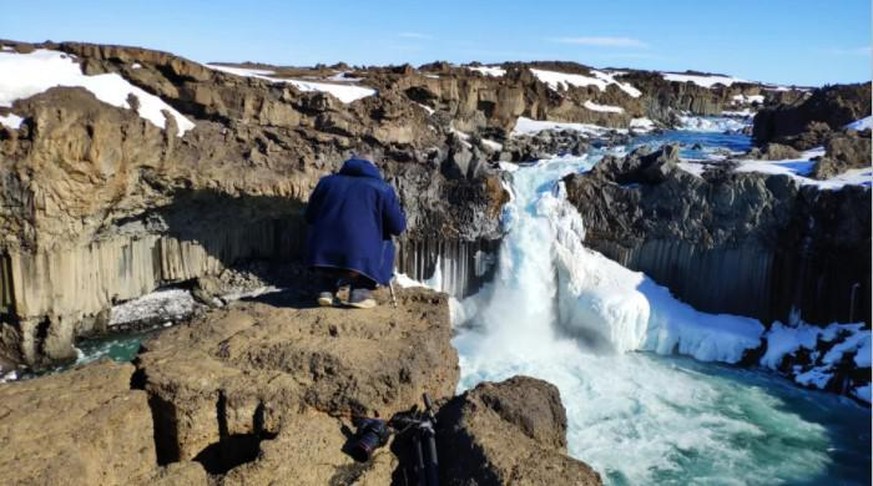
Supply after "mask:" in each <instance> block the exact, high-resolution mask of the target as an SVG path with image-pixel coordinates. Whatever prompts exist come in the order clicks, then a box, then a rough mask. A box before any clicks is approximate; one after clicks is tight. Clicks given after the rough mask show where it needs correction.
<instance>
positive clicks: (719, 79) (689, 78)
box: [661, 73, 748, 88]
mask: <svg viewBox="0 0 873 486" xmlns="http://www.w3.org/2000/svg"><path fill="white" fill-rule="evenodd" d="M661 76H663V77H664V79H665V80H667V81H672V82H674V83H689V82H691V83H694V84H696V85H698V86H702V87H704V88H712V87H713V86H715V85H716V84H722V85H724V86H730V85H732V84H734V83H747V82H748V81H746V80H743V79H739V78H733V77H730V76H718V75H710V76H706V75H695V74H678V73H661Z"/></svg>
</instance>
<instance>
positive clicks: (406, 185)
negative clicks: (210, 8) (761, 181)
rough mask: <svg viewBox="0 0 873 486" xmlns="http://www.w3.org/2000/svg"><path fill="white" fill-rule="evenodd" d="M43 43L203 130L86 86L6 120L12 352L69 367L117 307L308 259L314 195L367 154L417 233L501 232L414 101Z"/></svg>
mask: <svg viewBox="0 0 873 486" xmlns="http://www.w3.org/2000/svg"><path fill="white" fill-rule="evenodd" d="M33 47H36V46H29V45H24V44H16V48H17V49H18V50H19V51H22V52H23V51H26V50H27V49H28V48H30V49H32V48H33ZM39 47H46V48H53V49H60V50H63V51H65V52H67V53H70V54H73V55H75V56H77V59H78V60H79V61H80V62H81V64H82V66H83V70H84V71H85V72H86V73H87V74H101V73H119V74H121V75H123V76H124V77H125V78H126V79H128V80H129V81H131V82H132V83H133V84H135V85H137V86H139V87H141V88H143V89H144V90H146V91H148V92H150V93H154V94H156V95H159V96H160V97H161V98H162V99H164V101H166V102H167V103H169V104H170V105H172V106H174V107H175V108H177V109H178V110H180V111H181V112H183V113H184V114H185V116H187V117H188V118H190V119H192V120H194V121H196V124H197V126H196V128H194V129H193V130H191V131H189V132H187V133H186V134H185V136H184V137H181V138H180V137H176V136H175V135H174V133H175V130H173V129H172V127H170V128H169V129H168V130H161V129H159V128H157V127H155V126H154V125H152V124H151V123H149V122H148V121H146V120H144V119H142V118H140V117H139V116H137V114H136V113H135V112H133V111H132V110H126V109H120V108H116V107H113V106H109V105H106V104H104V103H102V102H100V101H98V100H97V99H96V98H95V97H94V96H93V95H92V94H91V93H89V92H87V91H85V90H84V89H81V88H54V89H51V90H49V91H47V92H45V93H42V94H40V95H37V96H34V97H32V98H30V99H25V100H19V101H17V102H16V103H15V105H14V106H13V108H12V109H13V110H14V112H15V113H17V114H20V115H21V116H23V117H24V118H25V122H24V123H23V124H22V127H21V128H20V129H18V130H12V129H7V128H6V127H0V155H2V157H3V160H4V164H3V166H2V167H0V194H2V198H3V200H4V204H3V205H0V233H2V241H0V283H2V286H0V313H2V315H3V324H2V329H0V354H2V355H4V360H9V361H15V362H23V363H26V364H29V365H32V366H38V365H43V364H47V363H50V362H53V361H57V360H64V359H70V358H71V357H73V356H74V351H73V348H72V344H73V341H74V340H75V338H76V337H77V336H80V335H82V334H86V333H88V332H90V331H92V330H93V329H94V328H95V326H96V325H97V324H96V323H95V321H96V318H97V316H98V315H99V314H100V313H101V312H103V311H105V310H106V309H107V308H108V307H109V306H111V305H112V304H114V303H118V302H122V301H125V300H128V299H131V298H135V297H137V296H140V295H143V294H144V293H147V292H150V291H152V290H154V289H155V288H157V287H158V286H161V285H167V284H173V283H179V282H185V281H188V280H191V279H194V278H197V277H200V276H203V275H215V274H217V273H219V272H221V271H222V270H223V269H224V268H227V267H229V266H233V265H235V264H238V263H241V262H245V261H247V260H248V259H252V258H278V259H293V258H295V257H297V256H298V255H299V251H300V249H301V247H302V241H303V238H304V235H303V231H304V225H303V224H302V221H301V219H302V218H301V217H300V214H301V210H302V207H303V205H304V203H305V200H306V198H307V197H308V194H309V192H310V191H311V189H312V188H313V187H314V185H315V184H316V182H317V181H318V179H319V178H320V177H321V176H323V175H326V174H327V173H329V172H330V171H332V170H335V169H337V168H338V167H339V165H340V164H341V163H342V161H343V160H344V159H345V158H346V157H347V156H348V155H349V154H350V151H351V150H352V149H353V148H356V149H359V148H360V147H361V146H366V147H369V150H371V151H372V152H374V153H375V154H376V155H377V158H378V159H379V163H380V164H381V168H382V170H383V172H384V173H385V174H386V178H388V179H389V180H390V181H392V183H393V184H394V185H395V186H396V187H397V188H398V192H399V195H400V198H401V200H402V201H403V203H404V206H405V209H406V212H407V215H408V219H409V224H410V230H409V233H408V235H407V238H408V239H410V240H411V241H413V242H414V241H415V240H420V239H424V238H431V239H433V238H445V239H449V240H455V241H477V240H493V239H495V238H497V237H499V234H500V230H499V221H498V213H499V207H500V205H501V204H502V201H504V200H505V198H506V197H507V196H506V194H505V191H503V189H502V186H501V184H500V182H499V179H498V178H497V176H496V175H495V174H494V173H493V171H492V170H491V168H490V166H489V165H488V164H487V163H486V162H485V160H484V159H476V160H470V161H468V165H470V166H471V167H472V166H473V165H475V166H476V169H475V170H471V171H468V172H467V173H465V174H461V175H458V176H456V177H455V176H453V175H452V174H449V175H446V174H444V173H443V171H442V170H441V169H440V165H441V163H442V162H443V161H445V160H446V157H448V155H447V154H448V153H449V152H448V150H442V149H440V147H444V146H445V145H446V144H447V142H446V141H447V140H449V138H450V137H449V135H448V127H447V126H443V125H440V124H438V123H434V122H432V121H431V120H429V119H428V118H427V116H426V113H425V111H424V110H423V109H421V108H420V107H418V106H416V105H415V104H414V103H410V102H409V101H408V99H406V97H405V95H401V94H397V93H394V92H391V91H390V90H389V91H386V92H384V93H380V95H379V96H378V97H369V98H366V99H363V100H360V101H357V102H354V103H351V104H348V105H346V104H343V103H341V102H339V101H338V100H337V99H335V98H333V97H332V96H329V95H327V94H325V93H303V92H300V91H298V90H297V89H296V88H294V87H293V86H291V85H285V84H282V83H270V82H268V81H263V80H258V79H249V78H240V77H235V76H231V75H227V74H224V73H221V72H218V71H214V70H211V69H208V68H206V67H204V66H202V65H199V64H197V63H192V62H190V61H187V60H185V59H182V58H179V57H177V56H173V55H171V54H167V53H161V52H155V51H149V50H145V49H136V48H123V47H117V46H95V45H87V44H75V43H69V44H60V45H55V44H49V45H42V46H39ZM170 125H172V123H171V124H170ZM432 148H436V152H435V153H436V154H437V158H436V159H433V160H432V159H430V158H428V157H427V156H426V155H425V154H426V153H427V150H429V149H432ZM58 161H61V163H58ZM495 188H497V191H495ZM494 208H498V209H494ZM229 223H232V224H229Z"/></svg>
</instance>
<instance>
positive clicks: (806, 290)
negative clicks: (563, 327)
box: [564, 146, 871, 325]
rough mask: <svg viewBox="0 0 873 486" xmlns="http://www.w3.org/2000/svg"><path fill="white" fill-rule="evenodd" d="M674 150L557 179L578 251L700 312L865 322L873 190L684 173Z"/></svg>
mask: <svg viewBox="0 0 873 486" xmlns="http://www.w3.org/2000/svg"><path fill="white" fill-rule="evenodd" d="M677 162H678V147H677V146H664V147H662V148H661V149H660V150H658V151H655V152H652V153H649V152H648V151H647V150H646V149H639V150H637V151H635V152H633V153H631V154H630V155H628V156H626V157H624V158H617V157H612V156H607V157H605V158H604V159H603V160H602V161H601V162H600V163H599V164H598V165H596V166H595V167H594V169H593V170H592V171H591V172H590V173H587V174H582V175H572V176H569V177H567V178H566V179H565V181H564V182H565V184H566V187H567V193H568V197H569V200H570V201H571V202H572V203H573V204H574V205H575V206H576V207H577V208H578V209H579V212H580V213H581V214H582V216H583V219H584V221H585V224H586V229H587V236H586V244H587V245H589V246H591V247H592V248H594V249H597V250H598V251H601V252H603V253H604V254H606V255H607V256H609V257H610V258H612V259H614V260H616V261H618V262H620V263H622V264H623V265H625V266H627V267H629V268H632V269H635V270H641V271H643V272H645V273H646V274H647V275H649V276H651V277H652V278H654V279H655V280H656V281H658V282H659V283H661V284H663V285H666V286H667V287H669V288H670V289H671V291H672V292H673V293H675V294H676V295H677V296H678V297H679V298H681V299H682V300H685V301H687V302H689V303H690V304H692V305H694V306H695V307H696V308H699V309H701V310H705V311H708V312H716V313H719V312H727V313H735V314H741V315H747V316H752V317H756V318H759V319H761V320H763V321H765V322H771V321H773V320H781V321H783V322H788V321H789V317H790V315H791V313H792V312H793V311H794V310H797V311H799V312H800V316H801V317H802V318H803V319H804V320H806V321H807V322H811V323H819V324H828V323H830V322H833V321H838V322H858V321H861V320H863V321H866V322H867V323H868V325H869V323H870V300H869V297H870V288H871V287H870V265H871V261H870V244H871V240H870V227H871V220H870V204H871V203H870V188H869V187H863V186H845V187H843V188H841V189H838V190H832V189H822V188H819V187H816V186H813V185H804V186H801V185H799V184H798V183H796V182H795V181H794V180H792V179H791V178H790V177H789V176H787V175H767V174H755V173H738V172H733V170H732V168H731V165H730V163H724V164H722V165H721V167H718V166H716V167H714V168H713V169H711V170H709V171H707V172H704V174H703V176H702V177H700V176H697V175H693V174H691V173H689V172H686V171H684V170H681V169H680V168H679V167H678V166H677Z"/></svg>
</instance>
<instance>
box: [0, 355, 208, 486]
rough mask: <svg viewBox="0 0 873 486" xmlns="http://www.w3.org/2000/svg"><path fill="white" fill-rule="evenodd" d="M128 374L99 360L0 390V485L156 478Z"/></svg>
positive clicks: (138, 394)
mask: <svg viewBox="0 0 873 486" xmlns="http://www.w3.org/2000/svg"><path fill="white" fill-rule="evenodd" d="M132 374H133V366H131V365H130V364H123V365H122V364H116V363H111V362H103V363H99V364H96V365H92V366H87V367H84V368H81V369H77V370H73V371H69V372H66V373H63V374H59V375H54V376H46V377H43V378H39V379H35V380H30V381H24V382H19V383H9V384H3V385H0V418H2V419H0V442H2V444H3V447H0V476H2V478H3V483H5V484H16V485H17V484H21V485H26V484H82V485H85V484H106V485H122V484H146V483H148V481H149V480H150V479H151V478H152V477H153V476H154V475H155V474H157V472H158V471H157V464H156V453H155V443H154V436H153V429H152V418H151V413H150V411H149V406H148V403H147V396H146V393H145V392H143V391H141V390H131V389H130V377H131V375H132ZM194 474H196V472H195V473H194ZM201 476H202V477H203V479H204V480H205V475H203V473H202V468H201Z"/></svg>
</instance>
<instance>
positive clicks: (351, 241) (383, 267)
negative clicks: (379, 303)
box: [305, 158, 406, 285]
mask: <svg viewBox="0 0 873 486" xmlns="http://www.w3.org/2000/svg"><path fill="white" fill-rule="evenodd" d="M305 217H306V223H307V225H308V232H307V235H306V263H307V264H308V265H310V266H316V267H331V268H342V269H347V270H354V271H356V272H358V273H360V274H362V275H364V276H366V277H368V278H370V279H372V280H374V281H375V282H376V283H379V284H381V285H386V284H388V282H390V281H391V276H392V275H393V274H394V243H393V241H392V240H391V236H392V235H395V236H396V235H399V234H400V233H402V232H403V231H404V230H405V229H406V217H405V216H404V214H403V211H402V210H401V209H400V204H399V203H398V201H397V195H396V194H395V193H394V189H393V188H392V187H391V186H390V185H388V183H386V182H385V181H384V179H382V175H381V174H380V173H379V169H377V168H376V166H375V165H373V163H372V162H370V161H367V160H364V159H357V158H352V159H350V160H347V161H346V162H345V163H344V164H343V167H342V169H340V171H339V173H337V174H332V175H329V176H325V177H322V178H321V180H320V181H318V185H317V186H316V187H315V190H314V191H312V194H311V195H310V196H309V203H308V204H307V205H306V214H305Z"/></svg>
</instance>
